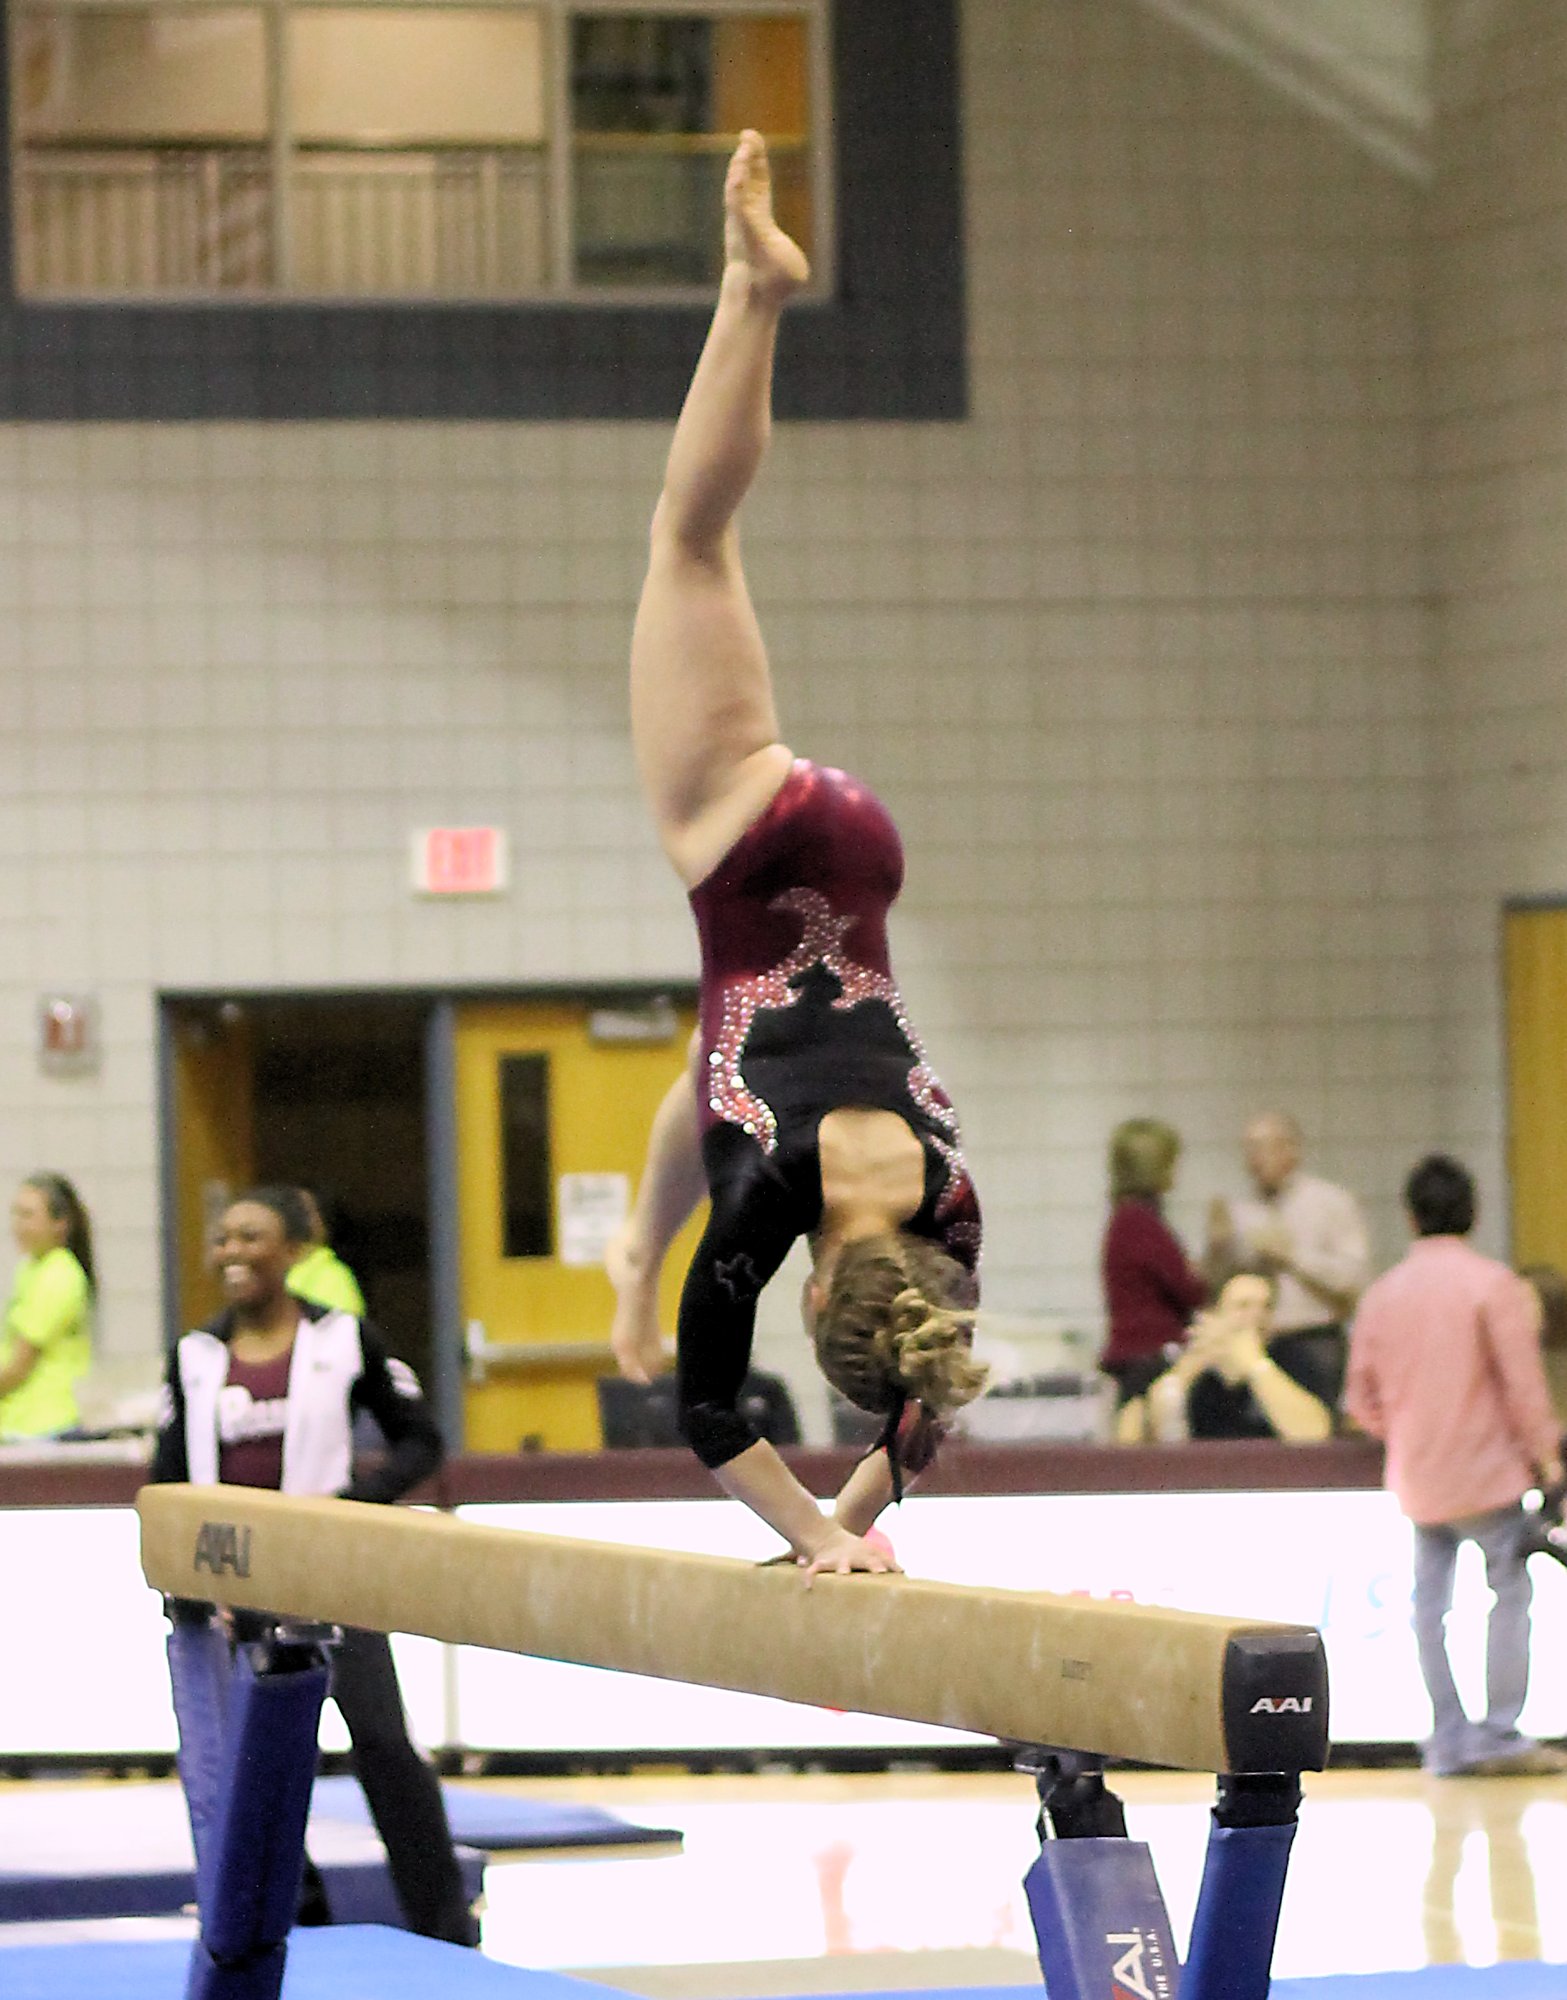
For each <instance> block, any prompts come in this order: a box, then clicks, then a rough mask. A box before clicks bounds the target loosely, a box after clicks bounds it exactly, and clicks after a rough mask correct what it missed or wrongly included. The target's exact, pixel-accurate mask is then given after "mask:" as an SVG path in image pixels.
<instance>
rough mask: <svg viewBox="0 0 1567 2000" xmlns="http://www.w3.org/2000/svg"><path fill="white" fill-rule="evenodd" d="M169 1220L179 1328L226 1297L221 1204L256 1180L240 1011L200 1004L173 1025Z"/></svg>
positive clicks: (246, 1038) (245, 1029) (248, 1048)
mask: <svg viewBox="0 0 1567 2000" xmlns="http://www.w3.org/2000/svg"><path fill="white" fill-rule="evenodd" d="M171 1027H172V1044H173V1071H174V1133H173V1142H174V1171H175V1200H176V1204H177V1209H178V1213H177V1214H176V1216H175V1219H174V1226H175V1232H176V1240H177V1242H178V1246H179V1264H178V1270H179V1323H180V1330H181V1331H182V1332H183V1331H184V1330H185V1329H186V1328H188V1327H193V1326H200V1325H202V1324H203V1322H204V1321H206V1320H208V1319H210V1318H211V1317H212V1315H213V1314H214V1313H215V1312H217V1310H218V1309H219V1307H220V1306H221V1305H222V1303H223V1292H222V1287H221V1286H220V1285H219V1283H218V1281H217V1278H216V1276H215V1275H214V1274H213V1271H212V1268H211V1265H210V1263H209V1262H208V1256H207V1252H208V1248H209V1246H210V1244H211V1242H212V1237H213V1232H214V1230H215V1228H216V1226H217V1223H218V1221H219V1218H220V1217H221V1216H222V1214H223V1211H224V1209H225V1208H226V1207H227V1205H228V1203H229V1202H230V1201H231V1200H232V1199H233V1197H234V1196H235V1195H236V1194H238V1193H239V1192H240V1191H241V1189H243V1188H246V1187H249V1186H250V1185H251V1184H252V1182H254V1180H255V1178H256V1140H255V1103H254V1099H255V1087H254V1056H253V1050H252V1045H251V1035H250V1028H249V1025H248V1023H247V1022H246V1021H245V1019H244V1018H243V1017H242V1016H240V1015H237V1014H236V1015H232V1016H230V1015H228V1014H226V1013H224V1012H222V1011H221V1010H217V1009H211V1008H205V1009H201V1010H196V1009H191V1010H190V1011H189V1012H185V1013H178V1014H176V1015H175V1016H174V1017H173V1020H172V1023H171Z"/></svg>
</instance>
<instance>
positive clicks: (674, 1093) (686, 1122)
mask: <svg viewBox="0 0 1567 2000" xmlns="http://www.w3.org/2000/svg"><path fill="white" fill-rule="evenodd" d="M699 1054H700V1049H699V1045H698V1040H697V1038H696V1037H693V1038H692V1042H691V1049H690V1055H689V1059H688V1061H687V1064H686V1067H685V1068H684V1069H683V1070H682V1071H681V1072H680V1075H679V1076H678V1077H677V1078H676V1079H675V1081H674V1082H673V1083H672V1084H671V1085H670V1086H669V1089H668V1091H667V1092H666V1093H665V1095H664V1101H663V1102H662V1103H661V1104H660V1105H659V1107H658V1110H657V1112H656V1113H655V1114H654V1117H653V1125H652V1130H651V1131H650V1132H649V1134H648V1142H647V1159H646V1161H645V1163H644V1165H643V1168H642V1178H641V1180H640V1181H639V1182H638V1184H637V1198H636V1201H635V1203H634V1204H633V1206H632V1210H631V1215H630V1217H629V1219H628V1220H627V1222H626V1225H625V1227H624V1228H623V1229H621V1230H620V1231H618V1232H617V1234H616V1236H615V1237H614V1240H613V1241H612V1242H611V1243H610V1246H609V1248H608V1250H607V1251H606V1253H605V1257H604V1265H605V1269H606V1270H607V1271H608V1273H609V1280H610V1283H611V1284H612V1285H613V1286H614V1288H615V1317H614V1320H613V1322H612V1323H611V1326H610V1332H609V1344H610V1348H611V1350H612V1351H613V1353H614V1356H615V1361H616V1364H617V1366H618V1367H619V1369H620V1372H621V1374H622V1375H625V1376H628V1377H629V1378H630V1380H631V1381H633V1382H651V1381H652V1379H653V1377H654V1376H655V1375H657V1374H658V1373H659V1372H660V1371H661V1370H662V1368H663V1366H664V1358H665V1357H664V1336H663V1333H662V1330H661V1329H660V1327H659V1323H658V1283H659V1278H660V1276H661V1275H662V1273H663V1269H664V1259H665V1258H666V1257H667V1256H668V1254H669V1246H670V1245H671V1244H672V1243H673V1242H674V1240H675V1238H676V1237H677V1236H678V1235H679V1234H680V1231H681V1230H682V1229H683V1228H684V1227H685V1224H686V1221H687V1219H688V1218H689V1217H690V1216H691V1215H692V1214H693V1213H694V1212H695V1209H696V1206H697V1203H698V1202H700V1201H701V1200H702V1199H703V1197H704V1196H705V1195H706V1193H707V1180H706V1176H705V1175H704V1173H703V1170H702V1141H701V1134H700V1130H699V1127H698V1124H697V1109H696V1104H697V1100H696V1076H695V1065H696V1062H697V1059H698V1056H699Z"/></svg>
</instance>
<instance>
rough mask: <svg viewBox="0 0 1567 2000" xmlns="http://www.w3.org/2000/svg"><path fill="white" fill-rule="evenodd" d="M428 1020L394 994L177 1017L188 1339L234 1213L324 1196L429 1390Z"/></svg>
mask: <svg viewBox="0 0 1567 2000" xmlns="http://www.w3.org/2000/svg"><path fill="white" fill-rule="evenodd" d="M430 1006H431V1003H430V1001H429V1000H428V999H427V998H426V997H424V996H422V995H413V996H403V995H396V994H342V995H339V994H323V995H300V994H288V995H267V996H260V997H235V998H226V999H221V1000H205V999H202V1000H194V999H193V1000H176V999H170V1000H167V1001H166V1002H165V1033H166V1045H167V1047H168V1048H169V1051H170V1056H171V1064H170V1067H171V1070H172V1086H173V1088H172V1096H173V1105H172V1128H173V1140H174V1153H175V1159H174V1178H175V1182H176V1188H177V1193H176V1199H175V1202H174V1205H173V1206H174V1213H175V1216H176V1228H177V1234H178V1258H177V1297H178V1303H179V1311H178V1315H177V1317H178V1320H179V1329H178V1330H180V1331H183V1330H184V1328H186V1327H190V1326H197V1325H200V1324H201V1323H202V1322H203V1321H204V1320H206V1319H208V1318H210V1316H211V1315H212V1314H213V1313H214V1312H216V1311H217V1309H218V1307H219V1304H220V1302H221V1300H220V1294H219V1291H218V1286H217V1282H216V1280H215V1278H214V1277H213V1275H212V1273H211V1272H210V1271H209V1270H208V1268H207V1261H206V1246H207V1244H208V1243H209V1242H210V1240H211V1235H212V1228H213V1225H214V1224H215V1223H216V1221H217V1218H218V1216H219V1215H220V1214H221V1213H222V1210H223V1207H224V1204H225V1203H226V1202H227V1201H229V1200H230V1199H232V1197H233V1196H234V1195H235V1194H236V1193H237V1192H238V1191H239V1190H240V1189H241V1188H243V1187H246V1186H258V1185H259V1186H265V1185H268V1184H271V1183H275V1182H287V1183H291V1184H295V1185H298V1186H302V1187H308V1188H309V1189H310V1190H311V1191H312V1192H313V1193H314V1194H315V1196H316V1199H317V1201H318V1202H319V1203H320V1206H321V1210H322V1215H323V1218H324V1219H325V1221H326V1224H327V1231H328V1235H329V1237H330V1239H331V1241H332V1244H333V1247H334V1248H335V1249H336V1250H337V1252H338V1255H339V1256H340V1257H341V1258H342V1259H343V1261H344V1262H345V1263H346V1264H347V1265H349V1267H350V1268H351V1269H352V1270H353V1272H354V1274H355V1276H356V1277H357V1278H358V1279H359V1283H360V1285H361V1287H362V1288H363V1291H364V1295H365V1302H366V1306H367V1308H368V1311H369V1316H370V1317H371V1319H373V1320H374V1321H375V1323H376V1325H377V1326H378V1327H379V1329H380V1331H381V1333H382V1334H383V1335H384V1336H385V1339H386V1342H387V1345H388V1347H389V1348H390V1349H391V1351H392V1353H394V1354H396V1355H398V1356H400V1357H401V1358H402V1359H403V1360H404V1361H406V1362H407V1363H408V1364H409V1366H410V1367H412V1368H413V1369H414V1371H415V1372H416V1373H417V1374H418V1375H419V1377H420V1379H421V1380H422V1381H424V1382H426V1383H428V1382H429V1381H430V1380H431V1379H432V1368H433V1363H434V1360H435V1356H434V1352H433V1342H432V1334H431V1327H432V1322H433V1300H432V1297H431V1285H430V1256H429V1192H428V1173H429V1164H428V1151H427V1139H426V1117H425V1033H426V1023H427V1021H428V1018H429V1015H430Z"/></svg>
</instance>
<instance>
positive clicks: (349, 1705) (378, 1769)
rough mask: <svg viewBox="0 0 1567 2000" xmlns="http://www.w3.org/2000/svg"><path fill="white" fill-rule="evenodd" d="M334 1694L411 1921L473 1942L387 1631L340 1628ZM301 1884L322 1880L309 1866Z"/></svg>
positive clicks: (440, 1808)
mask: <svg viewBox="0 0 1567 2000" xmlns="http://www.w3.org/2000/svg"><path fill="white" fill-rule="evenodd" d="M332 1699H333V1700H334V1701H335V1702H336V1703H337V1706H338V1712H339V1713H340V1714H341V1716H342V1718H343V1721H344V1723H345V1724H346V1725H347V1728H348V1735H349V1740H350V1742H351V1743H352V1744H353V1754H354V1771H355V1774H356V1775H357V1777H358V1779H359V1782H360V1784H361V1785H362V1786H363V1787H364V1793H365V1797H366V1799H367V1800H368V1801H369V1804H370V1816H371V1818H372V1819H373V1820H374V1821H375V1830H376V1832H377V1833H378V1834H380V1836H381V1844H382V1845H383V1846H384V1847H385V1849H386V1859H387V1863H388V1866H389V1867H390V1869H391V1872H392V1882H393V1885H394V1886H395V1888H396V1890H397V1900H398V1901H399V1902H400V1903H401V1904H402V1906H403V1915H404V1916H405V1917H406V1918H407V1920H408V1923H409V1926H410V1927H411V1928H412V1929H413V1930H416V1931H419V1932H422V1933H423V1935H424V1936H425V1937H433V1938H444V1939H445V1941H446V1942H447V1943H448V1944H476V1943H477V1942H478V1938H479V1927H478V1924H477V1922H476V1921H475V1919H474V1916H473V1913H472V1912H471V1911H470V1910H469V1908H468V1903H467V1899H466V1897H465V1896H464V1893H463V1886H462V1876H461V1874H460V1873H459V1872H458V1867H457V1856H456V1855H455V1854H454V1853H453V1851H452V1830H451V1827H450V1826H449V1825H448V1823H447V1819H446V1807H445V1805H444V1804H443V1803H442V1800H441V1787H440V1785H439V1783H438V1782H437V1780H436V1776H435V1772H434V1771H433V1769H432V1768H431V1767H430V1765H429V1764H428V1763H427V1762H426V1761H425V1759H424V1758H423V1757H422V1756H421V1755H420V1754H419V1752H418V1750H416V1749H415V1747H414V1745H413V1743H412V1742H411V1741H410V1739H409V1735H408V1722H407V1719H406V1717H405V1716H404V1714H403V1698H402V1694H401V1692H400V1691H399V1689H398V1685H397V1671H396V1669H395V1668H394V1667H393V1665H392V1648H391V1643H390V1641H389V1640H388V1639H387V1637H386V1635H385V1633H383V1632H360V1631H356V1630H353V1629H352V1628H346V1629H345V1630H344V1633H343V1643H342V1644H341V1645H340V1646H339V1647H338V1648H337V1650H336V1652H335V1653H334V1655H333V1659H332ZM305 1882H306V1896H307V1900H313V1898H314V1897H315V1896H318V1895H319V1893H320V1880H319V1877H317V1876H316V1874H315V1870H314V1869H313V1868H311V1867H310V1866H309V1865H308V1864H307V1867H306V1875H305Z"/></svg>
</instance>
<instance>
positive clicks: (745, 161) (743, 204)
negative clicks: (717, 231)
mask: <svg viewBox="0 0 1567 2000" xmlns="http://www.w3.org/2000/svg"><path fill="white" fill-rule="evenodd" d="M724 258H725V261H726V264H727V266H728V268H729V270H731V271H733V270H736V269H741V270H743V271H745V273H746V275H747V276H748V278H749V279H750V283H751V289H752V291H753V293H754V294H755V295H756V296H757V297H759V298H764V299H766V300H768V301H769V302H770V303H773V304H777V305H782V304H783V302H784V300H785V299H786V298H788V297H789V295H790V293H791V292H797V291H799V289H800V287H801V286H802V285H804V284H806V283H808V282H809V280H810V276H811V267H810V264H809V263H808V262H807V261H806V256H805V252H804V251H803V250H802V249H801V248H800V246H799V244H798V243H796V242H795V240H794V238H793V237H792V236H787V235H785V233H784V231H783V230H782V229H781V228H780V227H779V225H778V222H777V220H776V218H775V217H774V215H773V176H772V169H771V168H770V167H769V166H768V164H767V142H766V141H765V140H764V139H763V137H762V135H761V133H760V132H753V131H751V130H749V129H747V130H746V131H744V132H742V133H741V134H740V143H739V145H738V146H736V148H735V150H734V157H733V158H732V159H731V160H730V162H729V171H728V173H727V174H726V175H725V176H724Z"/></svg>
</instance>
